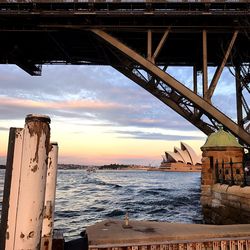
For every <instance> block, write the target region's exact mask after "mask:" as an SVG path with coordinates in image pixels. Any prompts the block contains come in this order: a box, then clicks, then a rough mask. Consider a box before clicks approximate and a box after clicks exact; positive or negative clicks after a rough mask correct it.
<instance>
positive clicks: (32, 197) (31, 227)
mask: <svg viewBox="0 0 250 250" xmlns="http://www.w3.org/2000/svg"><path fill="white" fill-rule="evenodd" d="M49 123H50V118H49V117H47V116H41V115H28V116H27V117H26V120H25V128H24V134H23V149H22V159H21V174H20V187H19V198H18V203H17V215H16V229H15V239H14V240H15V241H14V249H40V241H41V232H42V222H43V211H44V197H45V185H46V175H47V159H48V153H49V139H50V127H49Z"/></svg>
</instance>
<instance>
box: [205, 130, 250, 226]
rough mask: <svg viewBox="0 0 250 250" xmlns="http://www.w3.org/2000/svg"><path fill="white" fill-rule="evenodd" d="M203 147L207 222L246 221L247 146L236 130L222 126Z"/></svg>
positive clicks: (227, 222)
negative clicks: (227, 130) (242, 142)
mask: <svg viewBox="0 0 250 250" xmlns="http://www.w3.org/2000/svg"><path fill="white" fill-rule="evenodd" d="M201 150H202V172H201V205H202V209H203V214H204V220H205V222H206V223H213V224H231V223H232V224H233V223H246V222H242V221H241V217H242V212H243V211H242V210H241V207H242V206H241V203H242V202H244V198H243V197H242V193H243V192H244V193H245V192H246V191H247V193H248V192H249V187H246V188H245V189H244V188H242V186H243V185H244V180H245V175H244V167H243V156H244V149H243V146H242V145H240V144H239V143H238V141H237V139H236V138H235V137H234V136H233V135H232V134H230V133H228V132H226V131H224V130H223V129H219V131H217V132H215V133H212V134H211V135H210V136H209V137H208V138H207V141H206V143H205V144H204V145H203V146H202V147H201ZM236 189H237V190H236ZM243 196H244V195H243ZM241 199H242V200H241ZM249 207H250V206H249ZM248 209H249V208H247V210H248ZM233 217H235V218H233ZM245 218H246V217H245ZM242 220H243V221H244V218H242Z"/></svg>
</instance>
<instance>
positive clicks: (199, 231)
mask: <svg viewBox="0 0 250 250" xmlns="http://www.w3.org/2000/svg"><path fill="white" fill-rule="evenodd" d="M123 223H124V222H123V221H121V220H105V221H102V222H99V223H97V224H95V225H93V226H89V227H87V229H86V231H87V235H88V240H89V246H90V247H95V246H96V247H97V246H100V245H102V246H103V245H119V246H122V245H124V246H125V245H131V244H140V245H143V244H149V243H154V244H156V243H166V242H172V241H178V242H192V241H199V240H200V241H205V240H206V239H207V240H209V239H221V238H232V237H234V238H235V237H236V238H241V237H244V238H249V239H250V224H243V225H219V226H217V225H199V224H181V223H165V222H151V221H130V222H129V225H130V226H131V227H129V228H125V227H124V226H123Z"/></svg>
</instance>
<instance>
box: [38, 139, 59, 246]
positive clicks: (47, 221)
mask: <svg viewBox="0 0 250 250" xmlns="http://www.w3.org/2000/svg"><path fill="white" fill-rule="evenodd" d="M57 159H58V145H57V143H51V146H50V151H49V157H48V170H47V181H46V192H45V202H44V206H45V213H44V219H43V228H42V241H41V250H51V249H52V236H53V225H54V210H55V196H56V179H57Z"/></svg>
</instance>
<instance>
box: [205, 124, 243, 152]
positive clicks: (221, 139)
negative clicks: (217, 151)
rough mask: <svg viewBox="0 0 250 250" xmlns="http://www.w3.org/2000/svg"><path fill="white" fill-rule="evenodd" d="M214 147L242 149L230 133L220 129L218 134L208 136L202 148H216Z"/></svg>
mask: <svg viewBox="0 0 250 250" xmlns="http://www.w3.org/2000/svg"><path fill="white" fill-rule="evenodd" d="M214 147H237V148H242V147H243V146H242V145H240V144H239V143H238V141H237V139H236V138H235V137H234V136H233V135H232V134H230V133H228V132H226V131H224V130H223V128H220V129H219V130H218V131H217V132H214V133H212V134H211V135H209V136H208V138H207V141H206V143H205V144H204V145H203V146H202V147H201V149H202V148H214Z"/></svg>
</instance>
